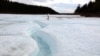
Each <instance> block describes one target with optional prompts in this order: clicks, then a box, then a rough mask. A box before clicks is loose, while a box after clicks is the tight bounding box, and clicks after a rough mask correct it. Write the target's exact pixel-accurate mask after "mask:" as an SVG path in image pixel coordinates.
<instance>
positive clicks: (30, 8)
mask: <svg viewBox="0 0 100 56" xmlns="http://www.w3.org/2000/svg"><path fill="white" fill-rule="evenodd" d="M0 13H14V14H48V13H49V14H57V12H56V11H54V10H53V9H51V8H49V7H43V6H35V5H26V4H22V3H18V2H11V1H9V0H0Z"/></svg>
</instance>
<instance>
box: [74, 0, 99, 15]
mask: <svg viewBox="0 0 100 56" xmlns="http://www.w3.org/2000/svg"><path fill="white" fill-rule="evenodd" d="M75 14H100V0H95V2H92V1H90V2H89V3H88V4H85V5H83V6H82V7H81V6H80V5H78V7H77V9H76V10H75Z"/></svg>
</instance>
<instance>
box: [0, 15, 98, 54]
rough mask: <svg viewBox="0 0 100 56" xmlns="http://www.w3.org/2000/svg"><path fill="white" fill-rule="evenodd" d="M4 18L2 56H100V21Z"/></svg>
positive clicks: (0, 23)
mask: <svg viewBox="0 0 100 56" xmlns="http://www.w3.org/2000/svg"><path fill="white" fill-rule="evenodd" d="M49 17H50V19H49V20H47V15H12V14H0V56H100V18H96V17H87V18H86V17H81V16H79V15H49Z"/></svg>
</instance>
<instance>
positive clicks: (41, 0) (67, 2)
mask: <svg viewBox="0 0 100 56" xmlns="http://www.w3.org/2000/svg"><path fill="white" fill-rule="evenodd" d="M12 1H17V2H20V3H26V4H32V5H42V6H48V7H51V8H53V9H54V10H56V11H57V12H60V13H72V12H73V11H74V10H75V9H76V7H77V5H78V4H81V5H83V4H85V3H88V2H89V1H90V0H12ZM92 1H94V0H92Z"/></svg>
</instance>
